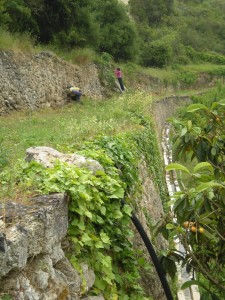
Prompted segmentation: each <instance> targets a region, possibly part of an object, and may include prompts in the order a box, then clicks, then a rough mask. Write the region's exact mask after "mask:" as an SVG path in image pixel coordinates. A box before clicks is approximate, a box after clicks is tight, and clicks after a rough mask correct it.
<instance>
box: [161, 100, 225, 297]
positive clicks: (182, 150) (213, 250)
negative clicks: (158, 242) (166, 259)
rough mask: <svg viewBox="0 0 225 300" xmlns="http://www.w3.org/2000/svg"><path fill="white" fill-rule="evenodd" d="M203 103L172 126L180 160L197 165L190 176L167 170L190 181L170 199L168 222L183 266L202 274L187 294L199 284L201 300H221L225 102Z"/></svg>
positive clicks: (187, 171) (174, 166) (171, 167)
mask: <svg viewBox="0 0 225 300" xmlns="http://www.w3.org/2000/svg"><path fill="white" fill-rule="evenodd" d="M200 99H202V100H203V97H200ZM202 100H201V101H200V102H197V99H195V102H196V103H194V104H191V105H190V106H188V107H187V108H186V115H184V114H183V119H181V120H178V119H173V120H172V124H173V126H174V129H175V132H174V138H173V141H174V142H175V141H176V157H177V159H179V160H183V159H186V160H187V161H189V160H193V159H196V160H197V163H196V164H195V165H194V167H193V168H192V170H191V169H190V168H187V167H185V166H183V165H181V164H179V163H173V164H171V165H169V166H168V167H167V170H168V171H171V170H173V171H176V172H185V174H186V176H189V177H190V180H185V181H182V190H181V191H179V192H176V193H175V194H174V195H173V196H172V201H171V203H170V204H172V205H173V212H174V217H175V218H176V220H177V221H174V222H173V221H171V220H170V224H168V225H167V227H166V228H167V229H168V230H169V232H170V237H172V236H179V239H180V241H181V242H182V244H183V246H184V249H185V251H186V254H185V257H184V259H183V260H184V261H183V264H184V265H186V267H187V269H193V270H195V271H196V272H197V274H199V275H197V276H198V277H199V278H198V280H196V281H194V282H193V281H191V282H189V283H186V286H184V288H185V287H187V286H188V284H189V285H192V284H197V285H199V286H200V287H201V289H202V290H203V291H204V292H203V293H202V296H201V299H208V298H207V297H209V299H223V298H224V297H225V288H224V276H225V260H224V232H225V227H224V223H225V219H224V213H223V212H224V209H225V206H224V195H225V164H224V159H225V144H224V140H225V136H224V132H225V118H224V116H225V101H224V100H219V101H218V100H217V101H215V99H214V101H213V100H212V99H211V102H210V105H209V103H207V102H206V101H205V102H204V101H202ZM201 102H203V103H201ZM189 116H192V118H191V119H190V118H189ZM199 120H200V121H199ZM184 222H185V224H186V225H184ZM206 295H207V296H206Z"/></svg>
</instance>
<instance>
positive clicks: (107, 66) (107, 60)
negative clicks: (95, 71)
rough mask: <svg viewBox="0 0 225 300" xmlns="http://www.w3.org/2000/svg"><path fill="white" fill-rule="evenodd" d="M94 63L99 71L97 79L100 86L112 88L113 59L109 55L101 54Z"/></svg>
mask: <svg viewBox="0 0 225 300" xmlns="http://www.w3.org/2000/svg"><path fill="white" fill-rule="evenodd" d="M95 61H96V63H97V65H98V67H99V70H100V74H99V79H100V80H101V83H102V85H103V86H108V87H110V88H112V87H113V86H114V81H115V76H114V72H113V69H114V68H113V57H112V56H111V55H110V54H109V53H106V52H103V53H102V54H101V56H99V57H98V58H96V60H95Z"/></svg>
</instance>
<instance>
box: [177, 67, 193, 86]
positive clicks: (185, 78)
mask: <svg viewBox="0 0 225 300" xmlns="http://www.w3.org/2000/svg"><path fill="white" fill-rule="evenodd" d="M196 80H197V74H196V73H193V72H188V71H186V72H182V73H181V75H180V82H181V84H184V85H185V86H186V87H188V86H191V85H193V84H194V83H195V82H196Z"/></svg>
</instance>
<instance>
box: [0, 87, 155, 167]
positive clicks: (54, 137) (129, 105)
mask: <svg viewBox="0 0 225 300" xmlns="http://www.w3.org/2000/svg"><path fill="white" fill-rule="evenodd" d="M151 100H152V98H151V97H150V96H149V95H144V94H142V93H140V92H138V93H137V94H136V95H135V97H134V95H133V94H126V95H123V96H120V95H117V96H116V97H114V98H112V99H110V100H103V101H100V100H99V101H94V100H91V99H87V98H84V105H80V104H77V103H70V104H68V105H67V106H65V107H63V108H60V109H56V110H51V109H49V110H41V111H37V112H33V113H31V114H29V113H22V112H20V113H18V112H17V113H13V114H11V115H9V116H6V117H0V128H1V132H0V161H1V158H2V159H4V158H7V159H8V160H9V161H10V162H11V163H12V164H14V163H15V161H16V160H17V159H19V158H23V157H24V155H25V150H26V149H27V148H29V147H32V146H49V147H55V148H57V149H58V150H61V151H63V150H64V149H65V148H67V147H68V146H69V145H71V144H77V145H78V144H80V143H82V142H83V141H86V140H88V139H93V138H94V137H95V136H98V135H104V134H107V135H112V134H116V133H120V132H125V131H134V130H137V129H139V128H140V126H139V122H138V120H137V118H136V117H135V116H136V114H145V113H148V110H149V106H150V103H151Z"/></svg>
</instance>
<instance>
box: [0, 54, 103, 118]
mask: <svg viewBox="0 0 225 300" xmlns="http://www.w3.org/2000/svg"><path fill="white" fill-rule="evenodd" d="M69 84H75V85H76V86H79V87H80V88H81V90H82V92H83V93H84V94H85V95H87V96H90V97H96V98H101V97H102V93H103V89H102V87H101V84H100V81H99V74H98V69H97V67H96V66H95V65H94V64H86V65H83V66H82V67H79V66H75V65H73V64H70V63H68V62H66V61H64V60H62V59H60V58H58V57H57V56H56V55H55V54H53V53H52V52H49V51H45V52H40V53H38V54H34V55H32V54H27V53H26V55H25V54H24V53H16V52H12V51H0V115H4V114H6V113H9V112H10V111H13V110H35V109H38V108H43V107H53V108H55V107H60V106H63V105H65V104H66V103H67V95H66V87H67V85H69Z"/></svg>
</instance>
